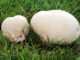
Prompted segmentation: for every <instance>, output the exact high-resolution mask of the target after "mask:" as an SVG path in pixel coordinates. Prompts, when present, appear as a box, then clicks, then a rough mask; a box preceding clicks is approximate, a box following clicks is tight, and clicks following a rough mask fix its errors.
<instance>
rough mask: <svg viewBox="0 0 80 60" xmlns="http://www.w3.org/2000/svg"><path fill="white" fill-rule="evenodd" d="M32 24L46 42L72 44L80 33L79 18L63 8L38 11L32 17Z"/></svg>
mask: <svg viewBox="0 0 80 60" xmlns="http://www.w3.org/2000/svg"><path fill="white" fill-rule="evenodd" d="M31 26H32V28H33V30H34V31H35V32H36V33H37V34H38V35H39V36H40V38H41V41H42V42H44V43H47V42H49V43H54V44H65V43H66V44H71V43H72V42H74V41H76V39H77V38H78V37H79V34H80V33H79V32H80V28H79V23H78V21H77V19H76V18H75V17H74V16H73V15H71V14H70V13H68V12H66V11H62V10H50V11H40V12H38V13H36V14H35V15H34V16H33V17H32V19H31Z"/></svg>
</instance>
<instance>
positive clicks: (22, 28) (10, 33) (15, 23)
mask: <svg viewBox="0 0 80 60" xmlns="http://www.w3.org/2000/svg"><path fill="white" fill-rule="evenodd" d="M1 30H2V34H3V35H4V36H5V37H7V38H8V39H9V41H10V42H15V43H18V42H22V41H24V40H25V38H26V37H25V36H27V34H28V31H29V24H28V22H27V19H26V18H25V17H24V16H21V15H16V16H14V17H7V18H6V19H5V20H4V21H3V22H2V25H1Z"/></svg>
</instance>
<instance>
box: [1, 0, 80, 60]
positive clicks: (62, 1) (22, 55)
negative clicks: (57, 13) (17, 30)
mask: <svg viewBox="0 0 80 60" xmlns="http://www.w3.org/2000/svg"><path fill="white" fill-rule="evenodd" d="M52 9H61V10H65V11H67V12H69V13H71V14H73V15H74V16H75V17H76V18H77V19H78V21H79V22H80V0H0V23H1V22H2V21H3V20H4V19H5V18H7V17H9V16H15V15H23V16H25V17H26V18H27V20H28V22H29V23H30V20H31V18H32V16H33V15H34V14H35V13H36V12H38V11H40V10H52ZM79 40H80V38H79V39H78V40H77V41H76V42H75V43H73V44H71V45H55V44H53V45H51V46H49V45H48V46H45V45H42V43H41V42H40V38H39V37H38V35H37V34H36V33H34V32H33V30H32V28H30V31H29V34H28V36H27V37H26V42H24V43H19V44H14V43H10V42H9V41H8V39H7V38H5V37H4V36H3V35H2V33H1V32H0V60H80V41H79Z"/></svg>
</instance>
